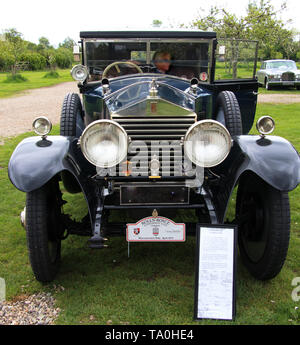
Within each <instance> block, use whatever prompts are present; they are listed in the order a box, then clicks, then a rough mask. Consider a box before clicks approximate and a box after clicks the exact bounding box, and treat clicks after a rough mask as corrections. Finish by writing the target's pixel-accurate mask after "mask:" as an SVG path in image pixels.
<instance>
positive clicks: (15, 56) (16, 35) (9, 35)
mask: <svg viewBox="0 0 300 345" xmlns="http://www.w3.org/2000/svg"><path fill="white" fill-rule="evenodd" d="M4 38H5V40H6V42H7V52H8V54H9V55H10V56H11V60H10V61H11V62H10V67H11V73H12V75H13V76H15V75H16V73H17V63H18V62H19V61H20V57H21V55H22V54H23V53H24V52H25V47H26V45H25V42H24V40H23V39H22V34H21V33H20V32H18V31H17V30H16V29H15V28H13V29H7V30H5V32H4Z"/></svg>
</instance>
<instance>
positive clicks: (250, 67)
mask: <svg viewBox="0 0 300 345" xmlns="http://www.w3.org/2000/svg"><path fill="white" fill-rule="evenodd" d="M217 43H218V44H217V45H216V50H215V57H214V59H213V63H215V66H213V65H212V73H211V85H210V87H211V89H212V91H213V105H214V106H216V102H215V100H216V98H217V96H218V94H219V93H220V92H221V91H225V90H228V91H232V92H234V94H235V95H236V98H237V100H238V102H239V106H240V109H241V115H242V122H243V134H248V132H249V131H250V129H251V128H252V125H253V122H254V117H255V112H256V105H257V94H258V82H257V77H256V66H257V53H258V42H257V41H250V40H228V39H226V40H223V39H218V42H217ZM213 111H214V109H213Z"/></svg>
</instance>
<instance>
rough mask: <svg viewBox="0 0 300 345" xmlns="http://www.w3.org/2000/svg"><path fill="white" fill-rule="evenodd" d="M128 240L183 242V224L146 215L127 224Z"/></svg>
mask: <svg viewBox="0 0 300 345" xmlns="http://www.w3.org/2000/svg"><path fill="white" fill-rule="evenodd" d="M126 239H127V241H128V242H184V241H185V224H182V223H175V222H173V221H172V220H171V219H168V218H165V217H161V216H157V217H147V218H143V219H141V220H139V221H138V222H137V223H135V224H127V229H126Z"/></svg>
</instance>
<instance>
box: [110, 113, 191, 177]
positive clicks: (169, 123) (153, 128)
mask: <svg viewBox="0 0 300 345" xmlns="http://www.w3.org/2000/svg"><path fill="white" fill-rule="evenodd" d="M112 120H114V121H116V122H118V123H119V124H120V125H121V126H122V127H123V128H124V129H125V130H126V132H127V134H128V136H129V137H130V139H131V143H130V145H129V151H128V157H127V160H128V161H130V162H133V164H132V167H130V166H129V170H130V169H131V170H130V172H131V174H136V173H137V172H138V173H140V174H142V175H143V176H150V175H153V169H151V166H152V165H151V162H153V160H156V161H159V169H158V170H157V171H156V174H157V175H159V176H181V174H182V173H180V171H182V163H183V148H182V145H181V143H180V142H181V138H182V137H184V136H185V133H186V132H187V130H188V128H189V127H190V126H191V125H192V124H194V123H195V121H196V115H195V114H191V115H184V116H157V115H156V116H149V115H147V116H120V115H112ZM137 160H139V163H138V164H136V162H137Z"/></svg>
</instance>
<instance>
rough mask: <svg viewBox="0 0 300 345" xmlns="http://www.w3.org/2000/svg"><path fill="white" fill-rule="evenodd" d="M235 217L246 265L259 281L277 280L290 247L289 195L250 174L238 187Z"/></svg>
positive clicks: (242, 256) (241, 251) (241, 252)
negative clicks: (275, 278)
mask: <svg viewBox="0 0 300 345" xmlns="http://www.w3.org/2000/svg"><path fill="white" fill-rule="evenodd" d="M236 216H237V220H238V226H239V229H238V243H239V249H240V255H241V259H242V261H243V263H244V265H245V266H246V267H247V269H248V270H249V272H250V273H251V274H252V275H253V276H254V277H255V278H257V279H259V280H267V279H272V278H274V277H275V276H276V275H277V274H278V273H279V272H280V271H281V268H282V266H283V264H284V262H285V259H286V255H287V250H288V245H289V237H290V206H289V197H288V193H286V192H281V191H279V190H277V189H275V188H273V187H272V186H270V185H269V184H267V183H266V182H265V181H263V180H262V179H261V178H259V177H258V176H256V175H254V174H251V175H248V176H247V177H246V178H244V179H243V180H242V181H241V182H240V185H239V188H238V193H237V202H236Z"/></svg>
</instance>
